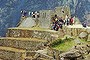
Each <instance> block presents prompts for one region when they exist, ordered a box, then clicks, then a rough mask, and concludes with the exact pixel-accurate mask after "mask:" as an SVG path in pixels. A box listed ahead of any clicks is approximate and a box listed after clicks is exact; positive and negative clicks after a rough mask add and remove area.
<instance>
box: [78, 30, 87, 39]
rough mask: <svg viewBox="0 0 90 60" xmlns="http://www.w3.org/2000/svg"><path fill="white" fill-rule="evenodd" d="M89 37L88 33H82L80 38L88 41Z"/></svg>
mask: <svg viewBox="0 0 90 60" xmlns="http://www.w3.org/2000/svg"><path fill="white" fill-rule="evenodd" d="M87 36H88V33H87V32H81V33H80V34H79V37H80V38H81V39H87Z"/></svg>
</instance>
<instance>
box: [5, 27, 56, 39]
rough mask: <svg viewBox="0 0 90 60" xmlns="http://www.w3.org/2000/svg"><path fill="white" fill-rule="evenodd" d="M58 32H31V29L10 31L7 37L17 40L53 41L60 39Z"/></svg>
mask: <svg viewBox="0 0 90 60" xmlns="http://www.w3.org/2000/svg"><path fill="white" fill-rule="evenodd" d="M57 33H58V32H56V31H53V30H29V29H17V28H16V29H8V32H7V37H15V38H38V39H42V40H47V41H52V40H56V39H57V38H58V35H57Z"/></svg>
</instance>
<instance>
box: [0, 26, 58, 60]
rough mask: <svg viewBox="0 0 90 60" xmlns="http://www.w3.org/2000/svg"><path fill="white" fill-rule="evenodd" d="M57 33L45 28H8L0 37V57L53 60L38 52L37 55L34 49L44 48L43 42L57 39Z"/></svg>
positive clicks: (46, 42)
mask: <svg viewBox="0 0 90 60" xmlns="http://www.w3.org/2000/svg"><path fill="white" fill-rule="evenodd" d="M57 33H58V32H56V31H52V30H47V29H35V28H34V29H33V28H19V27H17V28H9V29H8V30H7V33H6V37H1V38H0V59H1V60H36V59H37V57H39V58H38V59H37V60H53V57H50V56H48V55H44V54H40V53H39V56H37V54H38V53H37V52H36V51H38V50H43V49H45V46H44V45H45V44H48V43H49V42H51V41H53V40H55V39H57V38H58V34H57ZM55 36H56V37H55ZM28 51H30V52H28ZM32 51H33V52H32Z"/></svg>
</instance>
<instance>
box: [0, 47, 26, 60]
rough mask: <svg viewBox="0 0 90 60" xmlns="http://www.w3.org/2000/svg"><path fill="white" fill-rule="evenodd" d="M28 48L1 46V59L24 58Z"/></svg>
mask: <svg viewBox="0 0 90 60" xmlns="http://www.w3.org/2000/svg"><path fill="white" fill-rule="evenodd" d="M25 52H26V50H22V49H16V48H11V47H3V46H0V59H2V60H24V57H25V56H26V53H25Z"/></svg>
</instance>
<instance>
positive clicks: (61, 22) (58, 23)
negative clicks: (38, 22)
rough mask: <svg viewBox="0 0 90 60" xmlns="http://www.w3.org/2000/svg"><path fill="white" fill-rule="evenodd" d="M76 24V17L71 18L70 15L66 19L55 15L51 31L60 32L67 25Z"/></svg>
mask: <svg viewBox="0 0 90 60" xmlns="http://www.w3.org/2000/svg"><path fill="white" fill-rule="evenodd" d="M73 24H74V17H71V18H69V17H68V15H66V17H65V19H63V18H62V17H58V16H57V15H55V16H54V17H52V24H51V29H52V30H55V31H58V30H59V29H62V28H63V26H65V25H67V26H68V25H73Z"/></svg>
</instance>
